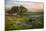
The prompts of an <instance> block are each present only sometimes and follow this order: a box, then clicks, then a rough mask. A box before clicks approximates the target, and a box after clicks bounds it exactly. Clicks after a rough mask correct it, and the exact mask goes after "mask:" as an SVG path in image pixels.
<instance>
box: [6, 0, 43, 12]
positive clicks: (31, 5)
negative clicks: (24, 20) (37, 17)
mask: <svg viewBox="0 0 46 31" xmlns="http://www.w3.org/2000/svg"><path fill="white" fill-rule="evenodd" d="M19 5H23V6H24V7H26V8H27V9H28V11H31V10H32V11H37V10H36V9H43V2H35V1H33V0H32V1H25V2H24V1H23V2H20V1H16V0H6V8H11V7H12V6H19Z"/></svg>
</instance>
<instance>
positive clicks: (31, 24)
mask: <svg viewBox="0 0 46 31" xmlns="http://www.w3.org/2000/svg"><path fill="white" fill-rule="evenodd" d="M5 19H6V20H5V21H6V23H5V24H6V29H9V30H14V29H15V30H16V29H17V30H18V29H19V30H20V29H32V28H43V13H37V14H36V13H27V14H24V15H22V16H19V15H5Z"/></svg>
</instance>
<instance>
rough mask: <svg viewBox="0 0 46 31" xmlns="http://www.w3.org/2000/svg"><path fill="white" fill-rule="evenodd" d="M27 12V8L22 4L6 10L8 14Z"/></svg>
mask: <svg viewBox="0 0 46 31" xmlns="http://www.w3.org/2000/svg"><path fill="white" fill-rule="evenodd" d="M25 12H27V9H26V8H25V7H23V6H13V7H12V8H11V10H8V14H14V13H17V14H18V15H22V14H24V13H25Z"/></svg>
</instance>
